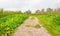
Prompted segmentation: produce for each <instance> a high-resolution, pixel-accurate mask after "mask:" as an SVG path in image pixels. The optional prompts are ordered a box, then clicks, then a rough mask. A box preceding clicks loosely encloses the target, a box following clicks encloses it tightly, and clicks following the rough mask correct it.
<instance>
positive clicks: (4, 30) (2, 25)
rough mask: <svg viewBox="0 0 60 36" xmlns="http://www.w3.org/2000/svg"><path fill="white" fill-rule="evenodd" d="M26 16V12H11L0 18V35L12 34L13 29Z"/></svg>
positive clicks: (10, 35)
mask: <svg viewBox="0 0 60 36" xmlns="http://www.w3.org/2000/svg"><path fill="white" fill-rule="evenodd" d="M27 18H28V15H26V14H13V15H7V16H4V17H1V18H0V36H6V35H7V36H12V34H13V33H14V31H15V30H16V29H17V27H18V26H20V25H21V24H22V23H23V22H24V20H25V19H27Z"/></svg>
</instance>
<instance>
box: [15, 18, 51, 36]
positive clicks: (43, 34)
mask: <svg viewBox="0 0 60 36" xmlns="http://www.w3.org/2000/svg"><path fill="white" fill-rule="evenodd" d="M31 18H32V17H29V18H28V19H27V20H26V21H25V22H24V23H23V24H22V25H21V26H19V27H18V29H17V30H16V31H15V33H14V36H51V35H50V34H48V32H47V30H46V29H45V28H44V27H43V26H42V25H41V24H40V23H39V21H38V19H37V18H36V17H34V20H32V19H31ZM28 24H30V25H35V24H40V26H41V27H40V28H38V29H37V28H32V27H31V28H27V27H26V25H28Z"/></svg>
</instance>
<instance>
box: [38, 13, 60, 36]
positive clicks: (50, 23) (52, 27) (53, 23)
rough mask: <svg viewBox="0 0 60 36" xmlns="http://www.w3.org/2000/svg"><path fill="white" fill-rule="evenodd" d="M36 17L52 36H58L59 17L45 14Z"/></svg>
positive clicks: (59, 27) (59, 34)
mask: <svg viewBox="0 0 60 36" xmlns="http://www.w3.org/2000/svg"><path fill="white" fill-rule="evenodd" d="M37 17H38V19H39V20H40V22H41V23H42V25H43V26H44V27H45V28H46V29H47V30H48V32H49V33H50V34H51V35H52V36H60V15H56V14H46V15H38V16H37Z"/></svg>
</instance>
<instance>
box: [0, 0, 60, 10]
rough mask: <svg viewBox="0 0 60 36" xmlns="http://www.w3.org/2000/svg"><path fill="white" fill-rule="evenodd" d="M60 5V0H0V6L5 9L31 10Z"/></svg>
mask: <svg viewBox="0 0 60 36" xmlns="http://www.w3.org/2000/svg"><path fill="white" fill-rule="evenodd" d="M58 7H60V0H0V8H4V9H5V10H22V11H26V10H29V9H30V10H31V11H35V10H37V9H43V8H44V9H46V8H53V9H54V8H58Z"/></svg>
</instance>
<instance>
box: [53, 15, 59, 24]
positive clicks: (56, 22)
mask: <svg viewBox="0 0 60 36" xmlns="http://www.w3.org/2000/svg"><path fill="white" fill-rule="evenodd" d="M53 22H54V23H55V24H57V25H60V16H57V17H55V18H54V20H53Z"/></svg>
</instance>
